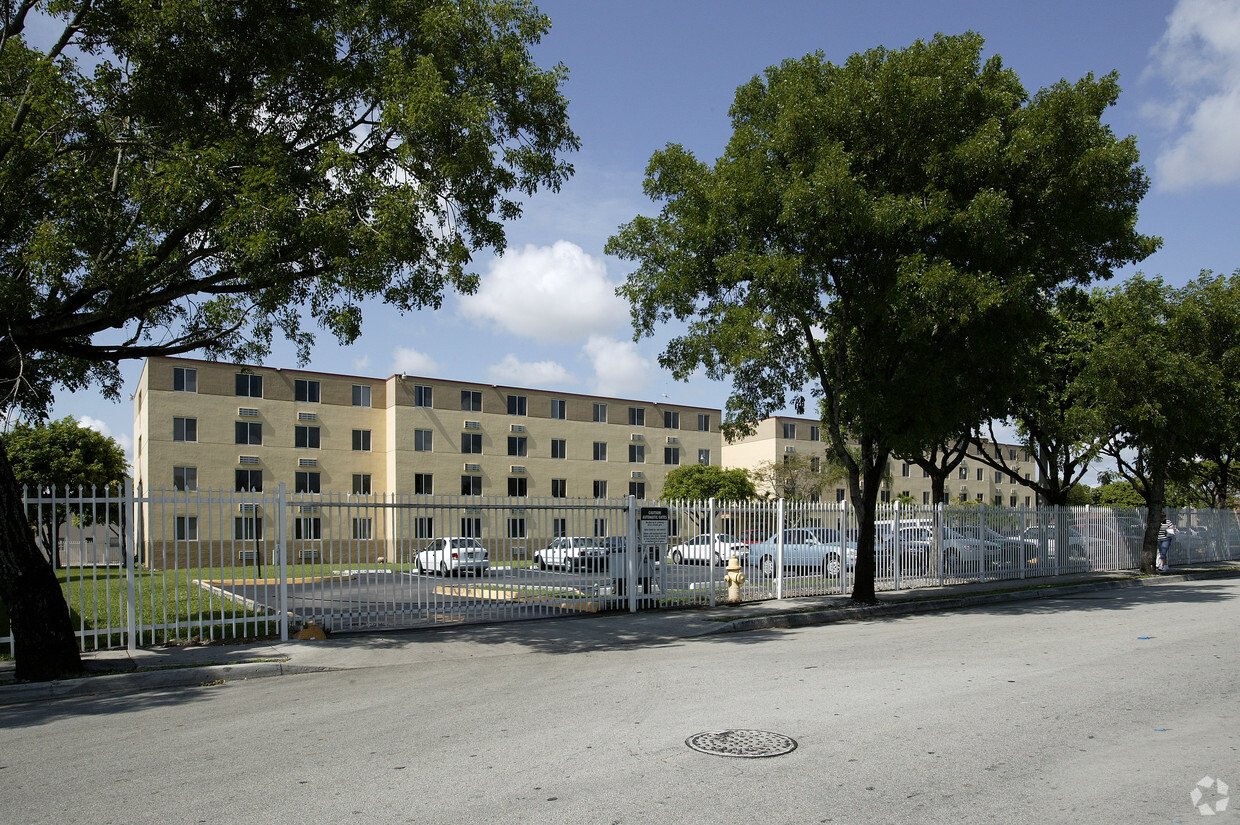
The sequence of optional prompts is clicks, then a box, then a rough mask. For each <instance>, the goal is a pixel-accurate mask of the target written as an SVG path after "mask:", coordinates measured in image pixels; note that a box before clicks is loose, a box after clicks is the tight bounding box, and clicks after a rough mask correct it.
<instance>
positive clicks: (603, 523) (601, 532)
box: [594, 518, 676, 538]
mask: <svg viewBox="0 0 1240 825" xmlns="http://www.w3.org/2000/svg"><path fill="white" fill-rule="evenodd" d="M675 523H676V522H675V521H673V522H672V524H675ZM605 535H607V519H605V518H596V519H595V520H594V537H595V538H599V537H601V536H605Z"/></svg>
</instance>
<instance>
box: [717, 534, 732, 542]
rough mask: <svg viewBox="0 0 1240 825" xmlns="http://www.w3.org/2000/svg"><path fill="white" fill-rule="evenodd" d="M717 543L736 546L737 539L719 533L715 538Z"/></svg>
mask: <svg viewBox="0 0 1240 825" xmlns="http://www.w3.org/2000/svg"><path fill="white" fill-rule="evenodd" d="M715 541H718V542H721V543H723V544H735V543H736V537H735V536H729V535H728V534H727V533H719V534H718V535H716V536H715Z"/></svg>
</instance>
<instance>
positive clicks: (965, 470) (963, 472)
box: [960, 465, 969, 481]
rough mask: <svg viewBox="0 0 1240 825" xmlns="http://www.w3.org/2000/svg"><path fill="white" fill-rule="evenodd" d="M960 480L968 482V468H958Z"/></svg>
mask: <svg viewBox="0 0 1240 825" xmlns="http://www.w3.org/2000/svg"><path fill="white" fill-rule="evenodd" d="M960 478H961V479H963V480H964V481H968V480H969V468H968V467H965V466H964V465H961V467H960Z"/></svg>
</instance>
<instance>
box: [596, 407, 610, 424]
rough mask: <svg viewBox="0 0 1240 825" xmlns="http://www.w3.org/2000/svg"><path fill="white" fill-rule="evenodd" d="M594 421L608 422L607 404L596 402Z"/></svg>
mask: <svg viewBox="0 0 1240 825" xmlns="http://www.w3.org/2000/svg"><path fill="white" fill-rule="evenodd" d="M594 422H595V423H596V424H606V423H607V405H606V404H595V405H594Z"/></svg>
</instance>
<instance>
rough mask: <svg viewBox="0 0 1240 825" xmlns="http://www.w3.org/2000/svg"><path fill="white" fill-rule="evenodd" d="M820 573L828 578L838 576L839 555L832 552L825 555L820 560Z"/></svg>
mask: <svg viewBox="0 0 1240 825" xmlns="http://www.w3.org/2000/svg"><path fill="white" fill-rule="evenodd" d="M822 574H823V575H824V576H826V577H827V578H828V579H836V578H839V575H840V557H839V556H837V555H835V554H834V553H830V554H828V555H827V557H826V558H825V559H823V562H822Z"/></svg>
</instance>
